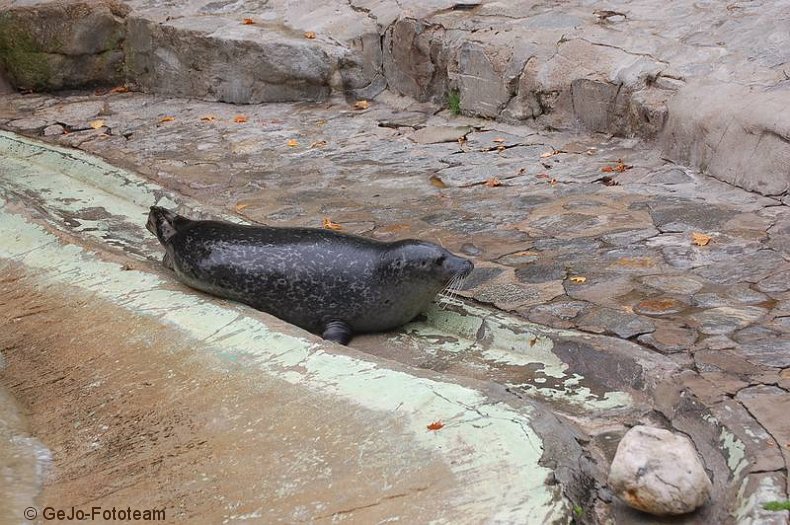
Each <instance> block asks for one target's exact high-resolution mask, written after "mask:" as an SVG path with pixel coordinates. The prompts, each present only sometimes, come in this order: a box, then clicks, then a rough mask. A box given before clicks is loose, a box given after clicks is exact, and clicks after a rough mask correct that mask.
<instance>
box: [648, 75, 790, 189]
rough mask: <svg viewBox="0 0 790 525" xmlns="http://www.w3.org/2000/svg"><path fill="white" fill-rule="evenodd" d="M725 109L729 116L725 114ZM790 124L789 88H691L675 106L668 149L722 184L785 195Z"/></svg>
mask: <svg viewBox="0 0 790 525" xmlns="http://www.w3.org/2000/svg"><path fill="white" fill-rule="evenodd" d="M736 100H737V101H738V103H737V104H731V102H732V101H736ZM724 107H726V108H727V111H721V108H724ZM788 119H790V91H789V90H787V89H778V90H770V91H766V90H763V89H750V88H749V87H745V86H740V85H738V84H737V83H734V84H707V85H698V86H694V87H687V88H686V89H683V90H680V92H679V93H678V95H677V96H676V97H674V98H673V99H672V100H671V102H670V103H669V119H668V120H667V125H666V129H665V130H664V131H663V133H662V144H663V149H664V151H665V152H666V153H667V154H668V155H670V156H671V157H672V158H675V159H677V160H679V161H681V162H685V163H690V164H692V165H695V166H701V167H703V168H704V170H705V171H706V172H707V173H708V174H710V175H712V176H714V177H716V178H718V179H720V180H723V181H726V182H729V183H731V184H735V185H737V186H740V187H742V188H746V189H748V190H750V191H756V192H759V193H761V194H763V195H781V194H782V193H785V192H787V191H788V190H789V189H790V172H788V170H787V159H788V158H790V130H788V129H787V127H786V126H785V125H784V124H783V123H784V122H787V121H788ZM746 151H748V152H749V154H748V155H745V154H743V152H746Z"/></svg>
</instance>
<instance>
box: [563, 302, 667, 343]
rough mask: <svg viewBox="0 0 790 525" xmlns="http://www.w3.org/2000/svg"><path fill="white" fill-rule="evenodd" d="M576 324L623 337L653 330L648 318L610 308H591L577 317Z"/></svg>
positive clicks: (582, 327) (585, 328)
mask: <svg viewBox="0 0 790 525" xmlns="http://www.w3.org/2000/svg"><path fill="white" fill-rule="evenodd" d="M576 324H577V326H578V327H579V328H580V329H581V330H589V331H591V332H598V333H610V334H615V335H616V336H618V337H621V338H623V339H628V338H630V337H634V336H636V335H640V334H646V333H649V332H652V331H654V330H655V325H654V324H653V322H652V321H650V320H649V319H647V318H645V317H641V316H639V315H634V314H629V313H624V312H620V311H617V310H613V309H611V308H591V309H590V310H589V311H588V312H586V313H585V314H583V315H582V316H581V317H579V318H578V320H577V321H576Z"/></svg>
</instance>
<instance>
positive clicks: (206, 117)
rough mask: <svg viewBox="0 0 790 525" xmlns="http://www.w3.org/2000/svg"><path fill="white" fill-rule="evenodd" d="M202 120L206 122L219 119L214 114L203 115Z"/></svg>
mask: <svg viewBox="0 0 790 525" xmlns="http://www.w3.org/2000/svg"><path fill="white" fill-rule="evenodd" d="M200 120H203V121H206V122H214V121H215V120H217V117H215V116H214V115H203V116H202V117H200Z"/></svg>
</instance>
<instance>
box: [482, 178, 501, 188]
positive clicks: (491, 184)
mask: <svg viewBox="0 0 790 525" xmlns="http://www.w3.org/2000/svg"><path fill="white" fill-rule="evenodd" d="M501 185H502V181H501V180H499V179H498V178H496V177H491V178H490V179H486V186H488V187H489V188H496V187H497V186H501Z"/></svg>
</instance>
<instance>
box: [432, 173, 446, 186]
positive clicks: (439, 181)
mask: <svg viewBox="0 0 790 525" xmlns="http://www.w3.org/2000/svg"><path fill="white" fill-rule="evenodd" d="M430 180H431V185H432V186H436V187H437V188H442V189H444V188H446V187H447V184H445V183H444V181H443V180H442V179H441V178H440V177H439V176H437V175H431V179H430Z"/></svg>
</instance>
